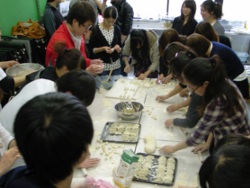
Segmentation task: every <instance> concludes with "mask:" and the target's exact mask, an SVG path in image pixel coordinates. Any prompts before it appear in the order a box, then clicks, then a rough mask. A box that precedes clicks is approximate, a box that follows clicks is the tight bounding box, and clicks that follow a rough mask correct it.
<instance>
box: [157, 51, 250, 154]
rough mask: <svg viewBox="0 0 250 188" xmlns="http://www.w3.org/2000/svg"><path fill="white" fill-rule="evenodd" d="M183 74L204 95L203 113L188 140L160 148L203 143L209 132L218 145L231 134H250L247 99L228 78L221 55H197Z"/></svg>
mask: <svg viewBox="0 0 250 188" xmlns="http://www.w3.org/2000/svg"><path fill="white" fill-rule="evenodd" d="M182 76H183V78H184V81H185V83H186V84H187V87H188V88H189V90H190V91H191V92H195V93H196V94H198V95H200V96H203V104H202V106H201V108H200V113H201V115H202V117H201V120H200V121H199V122H198V123H197V125H196V127H197V129H196V130H195V131H194V133H193V134H192V135H190V136H189V138H188V139H187V140H186V141H184V142H180V143H179V144H177V145H174V146H164V147H163V148H161V149H160V150H161V152H163V153H174V152H176V151H178V150H181V149H184V148H186V147H189V146H193V145H196V144H199V143H203V142H204V140H205V138H206V137H207V136H208V135H209V134H211V137H212V138H213V139H214V144H215V145H216V144H217V142H218V140H219V139H221V138H222V137H223V136H225V135H228V134H242V135H249V134H250V127H249V119H248V115H247V108H246V104H245V102H244V99H243V97H242V96H241V95H240V93H239V91H238V89H237V87H236V86H235V85H234V84H233V83H232V82H231V81H230V80H229V79H227V78H226V73H225V70H224V67H223V64H222V63H221V61H220V59H219V57H218V56H213V57H211V58H209V59H208V58H195V59H193V60H192V61H191V62H190V63H189V64H188V65H187V66H186V67H185V68H184V70H183V75H182ZM211 137H210V138H211ZM209 140H210V139H209ZM207 144H212V142H207Z"/></svg>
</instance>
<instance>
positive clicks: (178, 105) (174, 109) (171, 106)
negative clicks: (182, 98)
mask: <svg viewBox="0 0 250 188" xmlns="http://www.w3.org/2000/svg"><path fill="white" fill-rule="evenodd" d="M179 108H180V104H172V105H170V106H168V107H167V111H168V112H169V113H171V112H174V111H176V110H178V109H179Z"/></svg>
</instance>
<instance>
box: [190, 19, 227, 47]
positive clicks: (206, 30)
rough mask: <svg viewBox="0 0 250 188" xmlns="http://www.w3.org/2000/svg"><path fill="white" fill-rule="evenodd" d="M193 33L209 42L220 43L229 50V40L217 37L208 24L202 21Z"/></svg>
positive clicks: (220, 36) (221, 36) (222, 36)
mask: <svg viewBox="0 0 250 188" xmlns="http://www.w3.org/2000/svg"><path fill="white" fill-rule="evenodd" d="M194 32H195V33H198V34H201V35H203V36H204V37H206V38H207V39H208V40H210V41H215V42H220V43H222V44H225V45H226V46H228V47H229V48H231V47H232V46H231V42H230V39H229V38H228V37H227V36H225V35H218V34H217V33H216V31H215V30H214V28H213V27H212V26H211V24H210V23H209V22H206V21H202V22H200V23H198V25H197V26H196V28H195V31H194Z"/></svg>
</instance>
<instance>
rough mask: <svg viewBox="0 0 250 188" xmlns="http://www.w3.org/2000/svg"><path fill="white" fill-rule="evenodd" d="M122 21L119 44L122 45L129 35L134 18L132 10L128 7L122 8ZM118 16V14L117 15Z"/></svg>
mask: <svg viewBox="0 0 250 188" xmlns="http://www.w3.org/2000/svg"><path fill="white" fill-rule="evenodd" d="M123 11H124V13H123V20H122V23H123V25H122V26H121V32H122V37H121V40H122V41H121V42H122V44H123V43H124V41H125V40H126V38H127V36H128V35H129V33H130V31H131V29H132V25H133V18H134V11H133V8H132V7H131V6H129V5H126V7H124V8H123ZM119 15H120V14H119Z"/></svg>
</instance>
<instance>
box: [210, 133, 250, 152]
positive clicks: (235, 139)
mask: <svg viewBox="0 0 250 188" xmlns="http://www.w3.org/2000/svg"><path fill="white" fill-rule="evenodd" d="M227 145H244V146H247V147H249V148H250V139H249V138H247V137H246V136H244V135H240V134H229V135H225V136H223V137H222V138H221V139H220V140H219V141H218V142H217V144H216V146H215V148H214V150H215V151H217V150H218V149H219V148H221V147H224V146H227Z"/></svg>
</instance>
